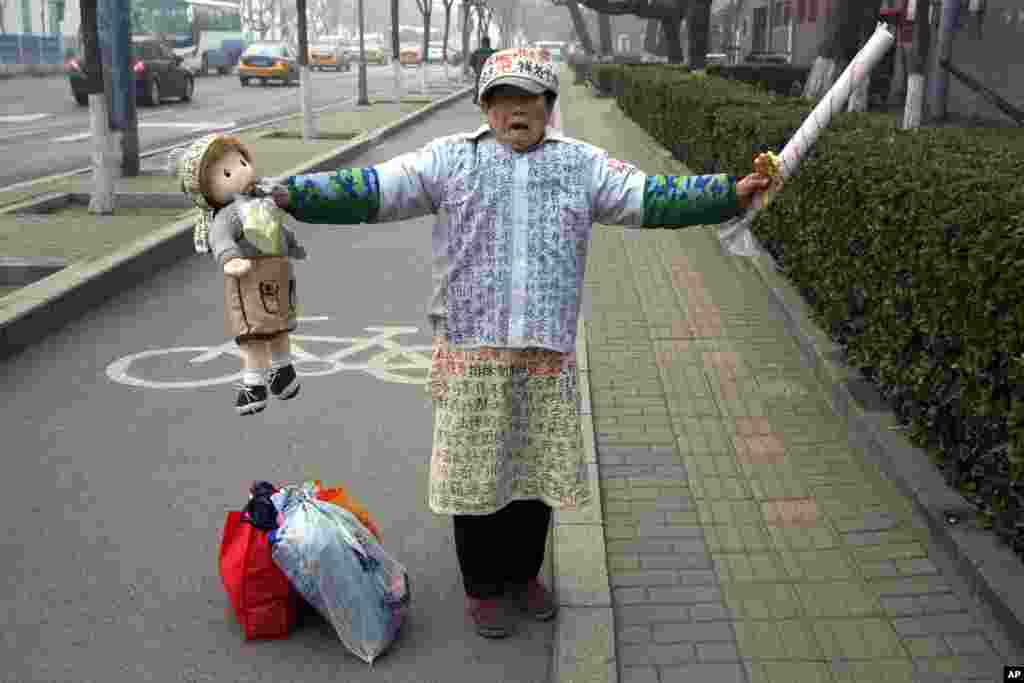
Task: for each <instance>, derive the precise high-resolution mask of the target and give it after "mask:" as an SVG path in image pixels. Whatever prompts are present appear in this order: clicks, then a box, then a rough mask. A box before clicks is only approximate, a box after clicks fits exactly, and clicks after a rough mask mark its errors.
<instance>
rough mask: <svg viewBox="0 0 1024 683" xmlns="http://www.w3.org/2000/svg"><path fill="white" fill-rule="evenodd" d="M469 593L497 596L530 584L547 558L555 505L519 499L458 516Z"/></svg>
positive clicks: (457, 536) (457, 529)
mask: <svg viewBox="0 0 1024 683" xmlns="http://www.w3.org/2000/svg"><path fill="white" fill-rule="evenodd" d="M452 522H453V524H454V526H455V553H456V555H458V557H459V567H460V569H461V570H462V583H463V585H464V586H465V588H466V595H469V596H472V597H474V598H496V597H498V596H500V595H501V594H502V593H504V592H505V590H506V588H511V587H513V586H522V585H525V584H526V583H527V582H528V581H529V580H530V579H533V578H536V576H537V574H539V573H540V566H541V564H543V562H544V546H545V545H546V543H547V537H548V525H549V524H550V523H551V508H550V507H549V506H548V504H547V503H545V502H543V501H540V500H516V501H513V502H511V503H509V504H508V505H506V506H505V507H503V508H502V509H500V510H498V511H497V512H495V513H493V514H490V515H452Z"/></svg>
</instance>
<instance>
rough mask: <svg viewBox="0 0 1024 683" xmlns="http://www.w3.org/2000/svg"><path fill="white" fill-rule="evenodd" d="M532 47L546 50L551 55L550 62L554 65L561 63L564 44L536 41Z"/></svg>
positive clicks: (558, 41)
mask: <svg viewBox="0 0 1024 683" xmlns="http://www.w3.org/2000/svg"><path fill="white" fill-rule="evenodd" d="M533 46H534V47H536V48H540V49H543V50H547V51H548V53H549V54H550V55H551V61H553V62H555V63H556V64H557V63H559V62H561V61H562V52H563V50H564V49H565V43H564V42H562V41H560V40H538V41H537V42H535V43H534V44H533Z"/></svg>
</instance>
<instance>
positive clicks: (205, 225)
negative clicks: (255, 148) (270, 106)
mask: <svg viewBox="0 0 1024 683" xmlns="http://www.w3.org/2000/svg"><path fill="white" fill-rule="evenodd" d="M221 139H228V140H230V141H231V142H232V143H234V144H238V145H239V146H240V147H241V143H239V142H238V140H237V139H236V138H231V137H230V136H225V135H224V134H223V133H214V134H211V135H206V136H203V137H201V138H199V139H198V140H196V141H195V142H193V143H192V144H190V145H188V146H186V147H180V148H178V149H176V150H174V151H173V152H171V153H170V155H169V156H168V161H169V166H170V168H169V170H170V172H171V173H172V174H173V175H175V176H177V178H178V181H179V183H180V185H181V191H182V192H184V193H185V194H186V195H188V197H189V199H191V200H192V203H193V204H194V205H195V206H196V207H197V208H199V209H200V210H201V211H202V213H201V214H200V215H199V219H198V220H197V221H196V224H195V227H194V228H193V230H192V238H193V242H194V243H195V247H196V251H198V252H199V253H201V254H205V253H207V252H208V251H210V240H209V236H210V223H211V222H212V221H213V213H214V210H215V208H216V207H214V206H212V205H211V204H210V202H208V201H207V200H206V197H205V196H204V195H203V189H202V172H203V167H204V163H203V162H204V160H205V158H206V155H207V153H208V152H209V151H210V148H211V147H213V144H214V143H215V142H217V141H218V140H221ZM243 154H245V155H246V157H247V158H248V153H247V152H246V151H245V150H244V148H243Z"/></svg>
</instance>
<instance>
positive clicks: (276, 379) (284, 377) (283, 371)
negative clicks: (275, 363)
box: [267, 363, 301, 401]
mask: <svg viewBox="0 0 1024 683" xmlns="http://www.w3.org/2000/svg"><path fill="white" fill-rule="evenodd" d="M267 382H268V384H270V393H272V394H273V395H274V396H277V397H278V398H279V399H281V400H282V401H287V400H288V399H290V398H293V397H294V396H295V394H297V393H299V387H300V386H301V385H300V384H299V378H298V377H297V376H296V374H295V366H293V365H292V364H291V363H289V364H288V365H286V366H284V367H283V368H277V369H272V370H271V371H270V374H269V376H268V377H267Z"/></svg>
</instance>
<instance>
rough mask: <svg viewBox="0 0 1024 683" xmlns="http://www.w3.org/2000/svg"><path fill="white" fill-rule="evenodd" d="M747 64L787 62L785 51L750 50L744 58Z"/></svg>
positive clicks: (787, 56)
mask: <svg viewBox="0 0 1024 683" xmlns="http://www.w3.org/2000/svg"><path fill="white" fill-rule="evenodd" d="M743 61H744V62H746V63H747V64H789V55H788V54H787V53H785V52H751V53H749V54H748V55H747V56H746V57H745V58H744V59H743Z"/></svg>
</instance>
